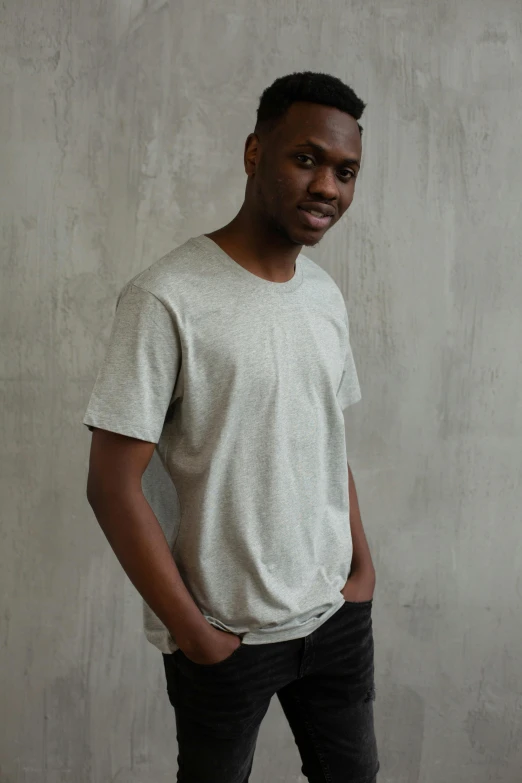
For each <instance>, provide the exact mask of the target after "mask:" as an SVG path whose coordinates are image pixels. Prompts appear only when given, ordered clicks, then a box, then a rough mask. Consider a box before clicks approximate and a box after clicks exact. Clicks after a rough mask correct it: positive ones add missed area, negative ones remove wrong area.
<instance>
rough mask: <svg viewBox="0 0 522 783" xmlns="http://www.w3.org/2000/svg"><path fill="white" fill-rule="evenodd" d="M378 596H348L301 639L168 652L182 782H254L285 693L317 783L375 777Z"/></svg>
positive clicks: (362, 782)
mask: <svg viewBox="0 0 522 783" xmlns="http://www.w3.org/2000/svg"><path fill="white" fill-rule="evenodd" d="M371 615H372V602H371V601H366V602H363V603H351V602H346V603H345V604H344V605H343V606H342V607H341V608H340V609H339V610H338V611H337V612H336V613H335V614H334V615H333V616H332V617H331V618H330V619H329V620H327V621H326V622H325V623H323V625H321V626H320V627H319V628H318V629H317V630H316V631H314V632H313V633H311V634H310V635H309V636H306V637H304V638H301V639H293V640H291V641H287V642H272V643H270V644H261V645H247V644H242V645H240V646H239V647H238V648H237V649H236V650H235V651H234V652H233V653H232V655H231V656H230V657H229V658H227V659H226V660H224V661H222V662H220V663H217V664H211V665H209V666H205V665H200V664H196V663H193V662H192V661H190V660H189V659H188V658H187V657H186V656H185V655H184V654H183V653H182V652H181V650H177V651H176V652H175V653H173V654H171V655H164V656H163V658H164V663H165V672H166V675H167V690H168V694H169V699H170V702H171V704H172V706H173V707H174V710H175V715H176V729H177V738H178V747H179V755H178V777H177V780H178V783H247V781H248V779H249V775H250V771H251V769H252V761H253V757H254V749H255V744H256V740H257V734H258V730H259V725H260V723H261V721H262V719H263V717H264V715H265V713H266V711H267V709H268V705H269V703H270V699H271V698H272V696H273V695H274V694H277V696H278V698H279V701H280V703H281V706H282V708H283V711H284V713H285V715H286V718H287V720H288V723H289V724H290V728H291V730H292V732H293V735H294V738H295V741H296V744H297V747H298V749H299V753H300V755H301V761H302V772H303V775H305V776H306V777H307V779H308V780H309V781H311V783H374V781H375V780H376V775H377V771H378V769H379V762H378V758H377V747H376V740H375V733H374V725H373V701H374V699H375V687H374V666H373V633H372V617H371Z"/></svg>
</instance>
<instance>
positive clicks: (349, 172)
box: [340, 169, 355, 179]
mask: <svg viewBox="0 0 522 783" xmlns="http://www.w3.org/2000/svg"><path fill="white" fill-rule="evenodd" d="M340 174H341V177H342V178H343V179H352V178H353V177H355V171H354V170H353V169H343V170H342V171H341V172H340Z"/></svg>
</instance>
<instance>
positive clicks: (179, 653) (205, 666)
mask: <svg viewBox="0 0 522 783" xmlns="http://www.w3.org/2000/svg"><path fill="white" fill-rule="evenodd" d="M242 647H243V642H241V644H240V645H239V646H238V647H236V649H235V650H234V651H233V652H232V654H231V655H228V656H227V657H226V658H224V659H223V660H222V661H217V662H216V663H196V662H195V661H193V660H191V659H190V658H188V657H187V656H186V655H185V653H184V652H183V651H182V650H180V649H179V648H178V649H177V650H176V652H175V653H174V655H175V656H176V657H177V658H178V659H180V658H181V659H182V660H183V663H188V664H190V666H195V667H197V668H198V669H218V668H220V667H221V666H225V665H226V664H228V663H230V662H231V661H232V660H234V659H235V658H236V657H237V655H238V653H239V651H240V650H241V648H242Z"/></svg>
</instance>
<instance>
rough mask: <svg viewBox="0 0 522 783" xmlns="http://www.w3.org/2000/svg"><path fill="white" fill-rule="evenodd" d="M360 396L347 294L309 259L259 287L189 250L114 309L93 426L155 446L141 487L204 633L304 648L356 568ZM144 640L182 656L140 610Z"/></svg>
mask: <svg viewBox="0 0 522 783" xmlns="http://www.w3.org/2000/svg"><path fill="white" fill-rule="evenodd" d="M360 397H361V393H360V388H359V382H358V378H357V373H356V369H355V364H354V359H353V355H352V350H351V347H350V340H349V321H348V314H347V311H346V305H345V301H344V298H343V295H342V293H341V291H340V289H339V288H338V286H337V285H336V283H335V282H334V280H333V279H332V278H331V277H330V275H329V274H328V273H327V272H326V271H324V270H323V269H322V268H321V267H320V266H318V265H317V264H316V263H314V262H313V261H312V260H311V259H309V258H307V257H306V256H305V255H303V254H299V256H298V257H297V260H296V267H295V272H294V276H293V277H292V278H291V279H290V280H289V281H287V282H284V283H275V282H271V281H268V280H264V279H263V278H261V277H258V276H257V275H254V274H253V273H251V272H249V271H248V270H247V269H245V268H244V267H242V266H241V265H240V264H238V263H236V262H235V261H234V260H233V259H232V258H231V257H230V256H229V255H227V254H226V253H225V252H224V251H223V250H222V249H221V248H220V247H219V246H218V245H217V244H216V243H215V242H214V241H213V240H212V239H210V238H209V237H207V236H205V235H201V236H198V237H194V238H192V239H190V240H188V241H187V242H186V243H184V244H183V245H181V246H180V247H178V248H176V249H175V250H173V251H172V252H170V253H168V254H167V255H166V256H164V257H163V258H161V259H160V260H159V261H157V262H156V263H154V264H152V266H150V267H149V268H148V269H146V270H145V271H144V272H141V273H140V274H139V275H137V276H136V277H134V278H133V279H132V280H131V281H130V282H129V283H128V284H127V285H126V286H125V287H124V289H123V290H122V292H121V293H120V296H119V298H118V304H117V309H116V315H115V319H114V323H113V328H112V333H111V337H110V340H109V346H108V349H107V353H106V357H105V360H104V362H103V364H102V366H101V369H100V371H99V374H98V378H97V380H96V383H95V386H94V390H93V392H92V396H91V398H90V402H89V405H88V408H87V412H86V414H85V417H84V424H86V425H87V426H88V427H90V428H93V427H96V428H100V429H105V430H109V431H111V432H116V433H120V434H122V435H127V436H130V437H133V438H138V439H140V440H144V441H148V442H151V443H155V444H157V445H156V450H155V454H154V457H153V459H152V460H151V463H150V465H149V467H148V468H147V471H146V473H145V475H144V480H143V488H144V492H145V495H146V497H147V499H148V501H149V503H150V504H151V506H152V508H153V510H154V512H155V513H156V516H157V518H158V520H159V522H160V524H161V526H162V529H163V531H164V533H165V536H166V538H167V541H168V543H169V546H170V548H171V551H172V554H173V557H174V560H175V562H176V565H177V567H178V569H179V571H180V574H181V576H182V578H183V580H184V582H185V584H186V586H187V588H188V590H189V592H190V594H191V595H192V597H193V599H194V601H195V603H196V604H197V606H198V607H199V609H200V611H201V612H202V613H203V615H204V616H205V617H206V619H207V620H208V622H210V623H211V624H212V625H214V626H215V627H216V628H219V629H221V630H226V631H230V632H232V633H235V634H238V635H240V636H242V638H243V643H244V644H260V643H265V642H277V641H284V640H288V639H295V638H299V637H302V636H306V635H308V634H309V633H311V632H312V631H313V630H315V629H316V628H317V627H319V626H320V625H321V624H322V623H323V622H325V621H326V620H327V619H328V618H329V617H330V616H332V615H333V614H334V613H335V612H336V611H337V609H339V607H340V606H342V604H343V603H344V598H343V596H342V594H341V592H340V591H341V589H342V587H343V586H344V584H345V582H346V579H347V577H348V574H349V571H350V564H351V557H352V541H351V534H350V522H349V500H348V466H347V458H346V442H345V426H344V416H343V410H344V409H345V408H347V407H348V406H349V405H351V404H352V403H354V402H356V401H357V400H359V399H360ZM144 618H145V633H146V635H147V638H148V639H149V641H151V642H152V643H153V644H155V645H156V646H157V647H158V648H159V649H160V650H162V651H163V652H172V651H174V650H175V649H177V647H176V644H175V640H174V639H173V638H172V637H171V636H170V634H169V632H168V631H167V629H166V628H165V627H164V626H163V624H162V623H161V621H160V620H159V619H158V618H157V617H156V616H155V615H154V613H153V612H152V611H151V610H150V608H149V607H148V606H146V605H145V606H144Z"/></svg>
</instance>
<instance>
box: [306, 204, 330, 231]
mask: <svg viewBox="0 0 522 783" xmlns="http://www.w3.org/2000/svg"><path fill="white" fill-rule="evenodd" d="M298 209H299V214H300V216H301V220H302V222H303V223H304V224H305V225H307V226H309V227H310V228H326V227H327V226H329V225H330V223H331V222H332V219H333V216H334V215H335V209H334V208H333V207H331V206H330V205H329V204H320V203H318V202H313V201H309V202H305V203H304V204H299V207H298Z"/></svg>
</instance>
